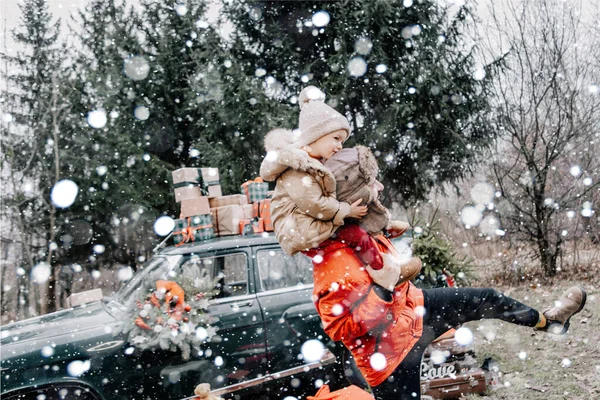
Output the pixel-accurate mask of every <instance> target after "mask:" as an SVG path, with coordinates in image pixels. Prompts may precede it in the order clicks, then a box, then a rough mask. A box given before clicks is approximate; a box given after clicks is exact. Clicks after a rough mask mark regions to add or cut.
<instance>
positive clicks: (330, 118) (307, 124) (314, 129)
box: [296, 86, 350, 147]
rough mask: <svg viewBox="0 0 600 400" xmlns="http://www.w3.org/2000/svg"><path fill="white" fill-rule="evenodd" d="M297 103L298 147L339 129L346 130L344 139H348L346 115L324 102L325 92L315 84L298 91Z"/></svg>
mask: <svg viewBox="0 0 600 400" xmlns="http://www.w3.org/2000/svg"><path fill="white" fill-rule="evenodd" d="M298 103H299V105H300V121H299V128H300V137H299V138H298V141H297V142H296V144H297V145H298V146H299V147H302V146H306V145H308V144H311V143H312V142H314V141H317V140H319V139H320V138H322V137H323V136H325V135H328V134H330V133H332V132H335V131H337V130H339V129H344V130H345V131H346V139H348V136H350V124H348V120H347V119H346V117H344V116H343V115H342V114H340V113H339V112H337V111H336V110H334V109H333V108H331V107H330V106H328V105H327V104H325V93H323V92H322V91H320V90H319V89H318V88H316V87H315V86H308V87H306V88H304V90H302V92H300V97H299V98H298Z"/></svg>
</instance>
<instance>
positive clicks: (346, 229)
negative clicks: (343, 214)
mask: <svg viewBox="0 0 600 400" xmlns="http://www.w3.org/2000/svg"><path fill="white" fill-rule="evenodd" d="M334 237H335V238H334V239H327V240H326V241H324V242H323V243H321V244H320V245H319V246H318V248H319V249H327V248H328V247H329V246H331V245H332V241H342V242H345V243H346V244H347V245H348V246H349V247H351V248H352V249H354V251H355V252H356V255H357V256H358V258H360V259H361V261H362V262H363V263H365V265H370V266H371V268H373V269H374V270H380V269H381V268H383V258H381V253H380V252H379V249H378V248H377V245H376V244H375V241H374V240H373V238H372V237H371V235H369V234H368V233H367V231H365V230H364V229H363V228H361V227H360V226H359V225H357V224H345V225H342V226H341V227H340V228H339V229H338V230H337V231H336V232H335V235H334Z"/></svg>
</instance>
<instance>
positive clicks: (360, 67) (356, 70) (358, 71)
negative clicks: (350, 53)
mask: <svg viewBox="0 0 600 400" xmlns="http://www.w3.org/2000/svg"><path fill="white" fill-rule="evenodd" d="M348 72H349V73H350V75H351V76H353V77H355V78H358V77H361V76H363V75H364V74H365V73H366V72H367V62H366V61H365V60H364V58H362V57H354V58H352V59H351V60H350V61H348Z"/></svg>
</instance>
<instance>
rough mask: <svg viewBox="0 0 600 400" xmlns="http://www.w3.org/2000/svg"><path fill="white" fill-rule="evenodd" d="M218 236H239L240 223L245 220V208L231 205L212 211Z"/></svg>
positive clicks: (212, 209)
mask: <svg viewBox="0 0 600 400" xmlns="http://www.w3.org/2000/svg"><path fill="white" fill-rule="evenodd" d="M210 213H211V214H212V217H213V224H214V227H215V228H214V229H215V233H216V234H217V236H227V235H239V233H240V221H241V220H243V219H244V209H243V206H241V205H239V204H231V205H228V206H223V207H215V208H211V209H210Z"/></svg>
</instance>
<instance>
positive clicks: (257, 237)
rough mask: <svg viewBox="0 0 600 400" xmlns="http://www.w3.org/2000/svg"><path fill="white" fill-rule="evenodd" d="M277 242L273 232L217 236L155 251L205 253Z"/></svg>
mask: <svg viewBox="0 0 600 400" xmlns="http://www.w3.org/2000/svg"><path fill="white" fill-rule="evenodd" d="M269 244H279V243H278V242H277V238H276V237H275V235H274V234H273V232H268V233H267V232H265V233H261V234H253V235H247V236H241V235H233V236H219V237H216V238H212V239H207V240H202V241H198V242H190V243H186V244H184V245H181V246H167V247H165V248H164V249H161V250H160V251H158V252H157V254H158V255H176V254H189V253H205V252H210V251H218V250H227V249H236V248H240V247H248V246H260V245H269Z"/></svg>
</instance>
